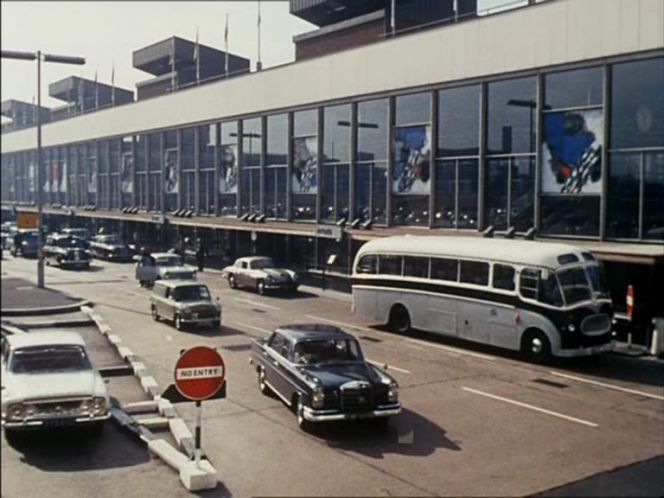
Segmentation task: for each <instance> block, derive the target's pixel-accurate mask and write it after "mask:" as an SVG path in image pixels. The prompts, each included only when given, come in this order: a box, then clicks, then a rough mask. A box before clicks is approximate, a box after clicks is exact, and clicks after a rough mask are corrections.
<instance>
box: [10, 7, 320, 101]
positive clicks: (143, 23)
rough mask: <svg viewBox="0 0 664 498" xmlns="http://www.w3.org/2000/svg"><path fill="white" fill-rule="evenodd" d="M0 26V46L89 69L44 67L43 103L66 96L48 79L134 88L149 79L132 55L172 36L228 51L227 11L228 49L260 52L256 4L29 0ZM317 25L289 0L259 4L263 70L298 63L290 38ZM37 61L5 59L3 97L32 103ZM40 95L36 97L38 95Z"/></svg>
mask: <svg viewBox="0 0 664 498" xmlns="http://www.w3.org/2000/svg"><path fill="white" fill-rule="evenodd" d="M0 9H1V19H2V22H1V25H2V29H1V31H0V33H1V38H2V49H3V50H17V51H27V52H36V51H37V50H41V51H42V52H45V53H51V54H58V55H71V56H79V57H85V59H86V64H85V65H84V66H71V65H62V64H43V65H42V79H43V83H42V105H46V106H49V107H57V106H61V105H64V102H63V101H60V100H57V99H53V98H51V97H48V84H49V83H52V82H54V81H58V80H60V79H63V78H67V77H68V76H72V75H75V76H82V77H84V78H89V79H92V80H94V77H95V72H97V73H98V78H99V81H100V82H104V83H108V84H110V82H111V72H112V69H113V66H114V65H115V84H116V85H117V86H119V87H123V88H127V89H129V90H134V91H135V89H136V88H135V84H136V82H139V81H144V80H147V79H150V78H152V77H153V76H152V75H151V74H149V73H146V72H143V71H140V70H138V69H135V68H134V67H133V66H132V52H133V51H134V50H137V49H139V48H142V47H145V46H147V45H150V44H152V43H155V42H158V41H160V40H163V39H166V38H168V37H170V36H171V35H176V36H179V37H181V38H187V39H190V40H192V41H193V40H195V39H196V29H197V27H198V30H199V40H200V43H201V44H205V45H209V46H212V47H215V48H218V49H220V50H224V27H225V22H226V14H228V51H229V52H231V53H234V54H237V55H240V56H242V57H246V58H248V59H250V60H251V67H252V70H253V68H254V67H255V64H256V59H257V53H258V35H257V33H258V31H257V12H258V2H255V1H233V2H231V1H229V2H225V1H208V2H195V1H187V2H177V1H170V2H161V1H152V2H137V1H126V2H97V1H78V2H51V1H48V2H27V1H2V2H1V3H0ZM313 29H316V26H314V25H313V24H309V23H308V22H306V21H303V20H302V19H300V18H298V17H295V16H292V15H290V14H289V13H288V1H265V0H264V1H262V2H261V60H262V62H263V68H267V67H272V66H276V65H280V64H284V63H287V62H290V61H292V60H294V58H295V49H294V45H293V40H292V39H293V35H295V34H298V33H304V32H307V31H311V30H313ZM36 79H37V77H36V67H35V63H34V62H29V61H19V60H9V59H2V101H5V100H8V99H17V100H22V101H25V102H32V99H33V97H35V95H36V89H37V81H36ZM35 98H36V97H35Z"/></svg>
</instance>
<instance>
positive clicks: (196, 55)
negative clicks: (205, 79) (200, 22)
mask: <svg viewBox="0 0 664 498" xmlns="http://www.w3.org/2000/svg"><path fill="white" fill-rule="evenodd" d="M194 58H195V59H196V83H198V81H199V80H200V79H201V46H200V45H199V43H198V26H196V45H195V46H194Z"/></svg>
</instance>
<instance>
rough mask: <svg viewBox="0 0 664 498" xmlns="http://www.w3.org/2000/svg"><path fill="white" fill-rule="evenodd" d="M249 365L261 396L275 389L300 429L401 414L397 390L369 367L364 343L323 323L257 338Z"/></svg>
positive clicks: (392, 382)
mask: <svg viewBox="0 0 664 498" xmlns="http://www.w3.org/2000/svg"><path fill="white" fill-rule="evenodd" d="M251 363H252V365H253V366H254V367H255V368H256V372H257V374H258V386H259V388H260V390H261V392H263V394H268V393H269V392H270V391H272V392H273V393H274V394H276V395H277V396H278V397H279V398H281V400H283V402H284V403H286V404H287V405H288V406H290V407H291V409H292V410H293V411H295V413H296V414H297V421H298V425H299V426H300V428H302V429H303V430H307V429H309V428H310V427H311V424H314V423H316V422H327V421H335V420H352V419H361V418H380V419H382V420H388V419H387V417H390V416H393V415H398V414H399V413H401V404H400V403H399V386H398V384H397V382H396V381H395V380H394V379H393V378H392V377H390V376H389V375H388V374H386V373H385V372H383V371H382V370H380V369H379V368H377V367H375V366H374V365H372V364H370V363H368V362H367V361H366V360H365V359H364V356H363V355H362V350H361V349H360V344H359V343H358V342H357V340H356V339H355V338H354V337H353V336H352V335H350V334H348V333H346V332H344V331H343V330H341V329H339V328H337V327H334V326H331V325H321V324H304V325H284V326H281V327H278V328H277V329H275V330H274V332H273V333H272V335H270V337H269V338H268V339H267V340H254V341H253V343H252V349H251Z"/></svg>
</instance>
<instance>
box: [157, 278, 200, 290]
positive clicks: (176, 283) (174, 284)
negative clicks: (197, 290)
mask: <svg viewBox="0 0 664 498" xmlns="http://www.w3.org/2000/svg"><path fill="white" fill-rule="evenodd" d="M157 285H161V286H164V287H171V288H173V287H183V286H191V285H195V286H196V287H199V286H201V285H203V286H205V287H207V285H205V284H203V283H201V282H197V281H196V280H178V279H173V280H159V281H157V282H155V286H157Z"/></svg>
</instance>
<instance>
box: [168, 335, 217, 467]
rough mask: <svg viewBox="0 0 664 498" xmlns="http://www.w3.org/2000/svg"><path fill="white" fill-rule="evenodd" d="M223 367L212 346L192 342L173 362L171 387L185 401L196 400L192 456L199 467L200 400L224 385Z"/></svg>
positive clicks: (212, 394)
mask: <svg viewBox="0 0 664 498" xmlns="http://www.w3.org/2000/svg"><path fill="white" fill-rule="evenodd" d="M225 375H226V367H225V365H224V360H223V358H222V357H221V355H220V354H219V353H218V352H217V350H216V349H213V348H210V347H207V346H195V347H193V348H190V349H188V350H186V351H185V352H184V353H182V355H181V356H180V358H178V361H177V363H176V364H175V372H174V376H175V388H176V389H177V391H178V392H179V393H180V395H182V396H183V397H184V398H186V399H187V400H189V401H195V402H196V422H195V423H196V427H195V447H194V460H195V462H196V467H198V468H201V432H202V428H201V420H202V412H203V406H202V401H204V400H206V399H210V398H213V397H214V396H215V395H216V394H217V393H218V392H219V390H220V389H221V388H222V386H223V385H224V378H225Z"/></svg>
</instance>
